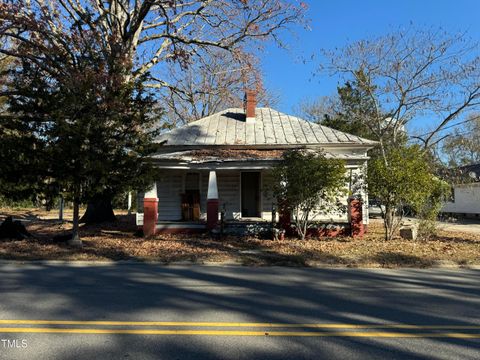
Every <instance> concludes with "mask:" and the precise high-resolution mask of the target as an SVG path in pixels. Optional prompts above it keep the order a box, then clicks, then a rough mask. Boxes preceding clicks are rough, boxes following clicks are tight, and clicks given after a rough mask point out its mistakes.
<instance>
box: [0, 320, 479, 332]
mask: <svg viewBox="0 0 480 360" xmlns="http://www.w3.org/2000/svg"><path fill="white" fill-rule="evenodd" d="M0 324H4V325H104V326H178V327H185V326H189V327H253V328H258V327H262V328H316V329H387V328H388V329H465V330H467V329H471V330H475V329H480V326H475V325H413V324H330V323H326V324H312V323H310V324H292V323H248V322H245V323H241V322H181V321H180V322H179V321H106V320H105V321H104V320H85V321H82V320H0Z"/></svg>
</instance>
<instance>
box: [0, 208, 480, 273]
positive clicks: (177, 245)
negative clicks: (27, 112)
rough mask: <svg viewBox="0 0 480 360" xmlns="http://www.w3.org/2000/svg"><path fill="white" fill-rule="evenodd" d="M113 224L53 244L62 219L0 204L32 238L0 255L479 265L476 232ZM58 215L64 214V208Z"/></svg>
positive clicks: (121, 219)
mask: <svg viewBox="0 0 480 360" xmlns="http://www.w3.org/2000/svg"><path fill="white" fill-rule="evenodd" d="M116 213H117V215H118V221H116V222H113V223H107V224H102V225H97V226H82V227H81V231H80V235H81V238H82V240H83V242H84V246H83V248H80V249H77V248H71V247H69V246H67V245H65V244H61V243H54V242H53V236H54V235H58V234H62V233H65V232H66V231H68V230H69V229H70V227H71V224H70V223H69V222H65V223H60V222H58V221H57V220H55V217H56V216H57V215H58V214H57V213H56V212H54V211H52V212H45V211H43V210H39V209H24V210H22V209H20V210H18V209H17V210H13V209H0V221H2V220H3V219H4V218H5V216H7V215H13V216H14V218H17V219H18V218H20V219H23V220H24V223H25V224H26V226H27V229H28V230H29V231H30V232H31V233H32V234H33V235H34V236H35V238H32V239H27V240H23V241H16V240H3V241H2V240H0V259H14V260H40V259H42V260H138V261H159V262H164V263H171V262H184V261H186V262H195V263H204V262H233V263H239V264H245V265H258V266H261V265H289V266H352V267H399V266H405V267H428V266H433V265H437V264H443V265H460V266H469V265H480V235H479V234H473V233H468V232H452V231H444V230H440V231H439V232H438V235H437V236H436V237H434V238H433V239H431V240H428V241H423V240H417V241H411V240H403V239H401V238H399V237H398V238H396V239H394V240H391V241H384V240H383V228H382V223H381V221H379V220H373V221H372V222H371V224H370V226H369V232H368V234H367V235H366V236H365V237H364V238H363V239H351V238H348V237H338V238H322V239H310V240H306V241H300V240H297V239H285V240H283V241H272V240H261V239H255V238H237V237H227V238H225V239H221V240H213V239H211V238H209V237H208V236H206V235H205V236H196V237H193V236H179V235H175V236H161V235H159V236H157V237H155V238H152V239H143V238H140V237H136V236H135V234H134V233H135V231H136V227H135V215H127V214H126V213H125V212H116ZM65 218H66V219H67V220H68V219H70V218H71V212H68V211H67V212H66V214H65Z"/></svg>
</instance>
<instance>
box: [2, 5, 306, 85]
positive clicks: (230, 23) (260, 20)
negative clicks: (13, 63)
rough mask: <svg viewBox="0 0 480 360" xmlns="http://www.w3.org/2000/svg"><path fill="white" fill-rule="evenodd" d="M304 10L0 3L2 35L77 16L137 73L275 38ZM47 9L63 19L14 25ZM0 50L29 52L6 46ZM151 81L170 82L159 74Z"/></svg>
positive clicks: (17, 35)
mask: <svg viewBox="0 0 480 360" xmlns="http://www.w3.org/2000/svg"><path fill="white" fill-rule="evenodd" d="M303 12H304V7H303V6H301V4H300V5H294V4H292V3H290V2H287V1H282V0H251V1H246V0H228V1H227V0H191V1H187V0H134V1H131V0H13V1H12V2H9V3H3V4H1V5H0V19H1V20H2V26H1V32H0V35H1V36H5V37H6V38H8V39H15V40H16V41H20V42H28V41H30V40H31V39H32V36H34V35H37V36H41V35H42V33H44V32H55V33H58V34H61V33H62V31H63V30H64V29H65V28H67V27H74V26H78V24H79V23H80V22H79V20H81V22H82V24H85V25H84V28H83V29H82V30H83V31H85V32H88V31H94V32H97V31H98V32H100V33H101V34H102V37H103V39H102V40H103V41H104V43H105V46H104V47H103V48H104V49H106V51H108V52H109V56H110V57H111V59H112V60H113V61H115V59H117V58H123V57H124V56H125V57H126V58H128V59H129V60H130V61H131V62H132V64H133V68H132V73H131V74H132V75H133V76H135V77H138V76H141V75H142V74H145V73H146V72H147V71H150V72H151V73H152V74H155V71H156V70H157V69H158V65H160V64H165V63H166V62H168V61H175V62H178V63H181V64H182V65H184V66H187V65H188V64H189V63H190V61H191V59H192V57H193V56H195V55H196V54H197V53H198V52H199V51H200V50H202V51H209V50H211V49H223V50H233V49H235V48H236V47H237V46H239V44H242V43H245V42H246V41H252V40H264V39H269V38H274V39H275V38H276V36H277V31H278V30H280V29H282V28H284V27H285V26H287V25H289V24H291V23H294V22H298V21H299V20H300V19H301V18H302V14H303ZM49 14H54V15H55V17H57V18H58V19H60V20H61V21H56V22H50V23H49V26H48V27H47V28H38V29H36V31H32V29H31V28H30V29H29V31H28V32H25V31H23V30H22V27H20V26H18V23H22V22H23V21H24V20H26V19H30V20H31V21H36V18H38V17H42V16H43V17H45V16H48V15H49ZM80 36H81V34H80ZM8 43H9V42H6V44H7V45H8ZM0 52H2V53H4V54H8V55H12V56H16V57H25V56H28V55H27V54H21V53H19V52H18V51H17V49H16V48H15V47H9V46H6V48H5V47H2V48H0ZM43 60H44V59H38V58H32V59H31V61H35V62H41V61H43ZM151 86H154V87H159V88H161V87H164V86H167V87H169V86H173V85H171V84H169V83H168V82H166V81H164V80H163V79H160V78H157V79H156V81H155V82H153V83H152V84H151Z"/></svg>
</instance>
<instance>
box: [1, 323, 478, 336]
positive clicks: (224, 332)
mask: <svg viewBox="0 0 480 360" xmlns="http://www.w3.org/2000/svg"><path fill="white" fill-rule="evenodd" d="M0 326H2V327H0V334H2V333H66V334H136V335H207V336H208V335H209V336H301V337H383V338H423V337H447V338H461V339H480V326H475V325H413V324H331V323H324V324H313V323H312V324H292V323H252V322H244V323H242V322H176V321H104V320H90V321H80V320H0Z"/></svg>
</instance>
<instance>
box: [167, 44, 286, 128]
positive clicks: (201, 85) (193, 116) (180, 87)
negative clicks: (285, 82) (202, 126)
mask: <svg viewBox="0 0 480 360" xmlns="http://www.w3.org/2000/svg"><path fill="white" fill-rule="evenodd" d="M169 70H170V71H169V73H168V74H167V77H168V79H169V82H170V83H172V84H175V86H174V87H172V88H166V89H164V91H163V92H162V97H163V99H164V101H163V103H164V104H167V108H166V123H165V124H164V127H167V128H171V127H175V126H178V125H184V124H186V123H188V122H190V121H194V120H198V119H200V118H203V117H205V116H208V115H211V114H213V113H215V112H218V111H220V110H223V109H225V108H228V107H242V106H243V97H244V94H245V90H246V89H255V90H256V92H257V100H258V102H259V103H261V104H263V105H264V106H272V105H273V104H275V103H276V101H277V99H276V97H275V96H274V95H272V93H271V92H269V91H267V90H266V89H265V87H264V85H263V79H262V75H261V72H260V70H259V61H258V59H257V58H256V57H255V56H254V55H252V54H248V53H245V52H243V51H241V50H236V51H234V52H231V53H226V52H224V51H213V52H211V53H205V54H203V55H202V56H199V57H198V59H197V61H196V62H195V63H194V64H192V65H191V66H189V67H188V68H187V69H182V68H180V67H178V66H177V67H172V68H170V69H169Z"/></svg>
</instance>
